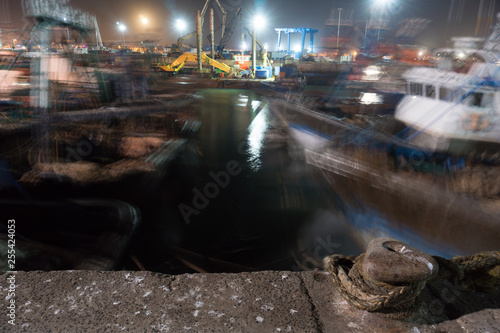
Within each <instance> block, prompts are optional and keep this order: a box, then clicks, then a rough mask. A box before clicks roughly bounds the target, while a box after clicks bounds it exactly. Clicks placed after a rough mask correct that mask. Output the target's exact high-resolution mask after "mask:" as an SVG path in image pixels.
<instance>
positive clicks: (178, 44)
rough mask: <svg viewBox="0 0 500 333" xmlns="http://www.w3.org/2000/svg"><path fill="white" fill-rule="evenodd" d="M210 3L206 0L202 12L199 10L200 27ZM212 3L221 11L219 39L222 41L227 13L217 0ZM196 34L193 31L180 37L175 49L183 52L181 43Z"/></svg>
mask: <svg viewBox="0 0 500 333" xmlns="http://www.w3.org/2000/svg"><path fill="white" fill-rule="evenodd" d="M210 1H211V0H206V2H205V6H203V9H202V10H201V12H200V18H201V26H202V27H203V22H204V20H205V13H206V12H207V9H208V5H209V4H210ZM214 1H215V2H216V3H217V5H218V6H219V8H220V10H221V12H222V36H221V38H222V39H224V33H225V31H226V17H227V12H226V10H225V9H224V7H222V5H221V4H220V2H219V0H214ZM196 32H197V31H196V30H195V31H192V32H190V33H188V34H187V35H184V36H182V37H180V38H179V39H178V40H177V47H178V48H179V49H180V52H181V53H182V52H183V50H182V48H183V43H182V42H183V41H184V40H185V39H189V38H191V37H193V36H195V35H196Z"/></svg>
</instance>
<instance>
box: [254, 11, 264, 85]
mask: <svg viewBox="0 0 500 333" xmlns="http://www.w3.org/2000/svg"><path fill="white" fill-rule="evenodd" d="M252 23H253V24H252V72H253V77H254V78H255V69H256V67H257V54H256V53H257V52H256V51H257V50H256V49H257V48H256V45H255V44H256V40H257V37H256V36H255V32H256V31H257V30H261V29H262V28H263V27H264V26H265V25H266V20H265V18H264V17H263V16H262V15H259V14H256V15H255V16H254V17H253V22H252Z"/></svg>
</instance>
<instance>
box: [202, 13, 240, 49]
mask: <svg viewBox="0 0 500 333" xmlns="http://www.w3.org/2000/svg"><path fill="white" fill-rule="evenodd" d="M238 18H239V19H241V8H238V9H237V10H236V11H235V12H234V15H232V16H231V17H230V18H229V21H228V22H227V24H226V25H225V27H224V24H223V26H222V29H223V31H222V38H221V40H220V42H219V45H218V48H217V55H216V59H217V58H220V59H222V58H223V55H222V52H223V51H224V49H225V47H226V44H227V43H228V42H229V40H230V39H231V37H232V36H233V33H234V27H235V25H236V21H237V19H238ZM207 38H208V41H209V42H210V43H212V38H211V36H210V35H208V36H207Z"/></svg>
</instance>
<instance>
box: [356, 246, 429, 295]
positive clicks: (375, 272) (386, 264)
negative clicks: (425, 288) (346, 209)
mask: <svg viewBox="0 0 500 333" xmlns="http://www.w3.org/2000/svg"><path fill="white" fill-rule="evenodd" d="M438 270H439V266H438V263H437V262H436V260H434V258H433V257H432V256H430V255H428V254H427V253H424V252H422V251H420V250H417V249H415V248H413V247H411V246H409V245H408V244H405V243H403V242H400V241H397V240H394V239H391V238H377V239H374V240H372V241H371V242H370V243H369V244H368V247H367V249H366V253H365V256H364V258H363V261H362V263H361V275H363V277H364V278H365V279H370V280H371V281H375V282H383V283H388V284H392V285H397V284H408V283H414V282H421V281H427V280H430V279H431V278H432V277H434V276H435V275H436V274H437V272H438Z"/></svg>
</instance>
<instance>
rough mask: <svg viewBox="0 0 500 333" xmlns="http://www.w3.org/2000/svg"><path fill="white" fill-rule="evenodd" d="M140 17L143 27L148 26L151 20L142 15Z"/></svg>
mask: <svg viewBox="0 0 500 333" xmlns="http://www.w3.org/2000/svg"><path fill="white" fill-rule="evenodd" d="M139 17H140V18H141V23H142V24H143V25H147V24H148V23H149V19H148V18H147V17H144V16H142V15H139Z"/></svg>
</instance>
